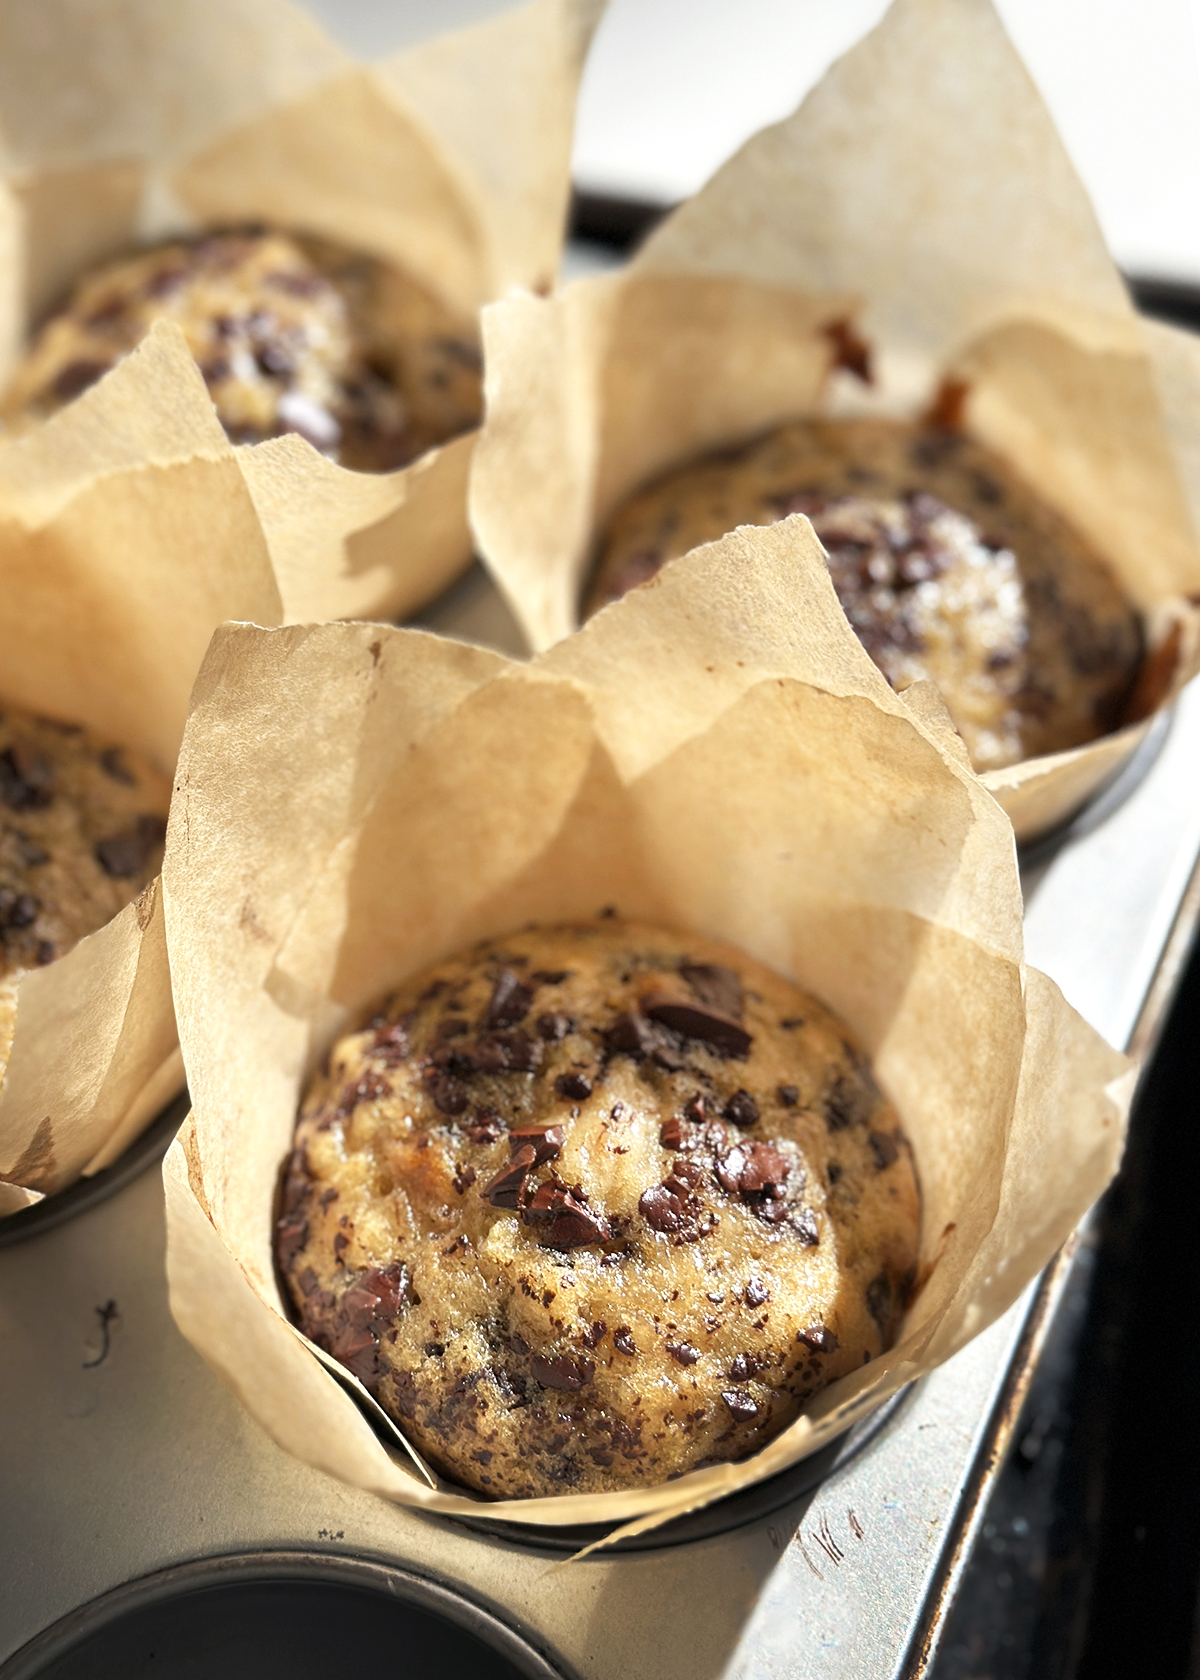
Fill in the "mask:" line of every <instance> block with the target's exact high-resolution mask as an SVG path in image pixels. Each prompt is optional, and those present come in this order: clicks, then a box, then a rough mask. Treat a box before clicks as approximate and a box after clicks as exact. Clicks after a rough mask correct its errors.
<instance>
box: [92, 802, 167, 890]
mask: <svg viewBox="0 0 1200 1680" xmlns="http://www.w3.org/2000/svg"><path fill="white" fill-rule="evenodd" d="M166 833H167V825H166V823H165V822H164V821H163V819H162V818H161V817H154V816H149V815H147V816H141V817H139V818H138V820H137V822H136V823H135V824H134V825H133V827H132V828H129V829H126V831H125V833H124V834H112V835H110V836H109V837H108V839H107V840H97V842H96V845H95V847H94V850H95V854H96V861H97V863H99V865H100V867H101V868H102V869H103V870H104V871H105V873H106V874H109V875H111V876H113V877H114V879H116V880H118V881H127V880H129V879H130V877H131V876H133V875H137V874H139V873H140V872H141V871H142V870H143V869H144V868H145V867H146V865H147V863H148V862H149V861H150V857H151V854H152V853H153V852H154V850H155V848H156V847H157V846H161V845H162V843H163V840H164V839H165V838H166Z"/></svg>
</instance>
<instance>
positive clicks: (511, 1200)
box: [483, 1143, 537, 1213]
mask: <svg viewBox="0 0 1200 1680" xmlns="http://www.w3.org/2000/svg"><path fill="white" fill-rule="evenodd" d="M536 1165H537V1150H536V1149H535V1148H534V1146H533V1144H532V1143H523V1144H522V1145H521V1146H520V1148H518V1149H516V1150H514V1152H513V1158H512V1160H511V1161H510V1162H509V1164H508V1165H507V1166H506V1167H501V1168H500V1171H499V1172H498V1173H497V1174H496V1175H495V1177H494V1178H492V1179H490V1180H489V1181H488V1183H487V1184H485V1185H484V1187H483V1198H484V1200H485V1201H486V1202H489V1203H490V1204H491V1206H492V1207H494V1208H503V1209H505V1210H506V1211H507V1212H509V1213H515V1212H516V1211H517V1209H518V1208H519V1207H520V1205H521V1192H522V1190H524V1188H525V1179H526V1177H527V1176H528V1174H529V1173H531V1172H532V1171H533V1169H534V1167H535V1166H536Z"/></svg>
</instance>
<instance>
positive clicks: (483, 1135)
mask: <svg viewBox="0 0 1200 1680" xmlns="http://www.w3.org/2000/svg"><path fill="white" fill-rule="evenodd" d="M463 1132H464V1133H465V1135H466V1136H467V1137H468V1138H470V1140H471V1142H472V1143H495V1142H496V1141H497V1140H498V1139H499V1138H502V1137H503V1136H504V1122H503V1120H501V1118H500V1116H499V1115H498V1114H492V1113H490V1112H489V1111H488V1110H486V1109H481V1110H480V1112H479V1113H478V1114H473V1115H472V1116H471V1118H470V1119H469V1120H464V1121H463Z"/></svg>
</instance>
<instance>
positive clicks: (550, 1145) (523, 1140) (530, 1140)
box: [508, 1126, 564, 1167]
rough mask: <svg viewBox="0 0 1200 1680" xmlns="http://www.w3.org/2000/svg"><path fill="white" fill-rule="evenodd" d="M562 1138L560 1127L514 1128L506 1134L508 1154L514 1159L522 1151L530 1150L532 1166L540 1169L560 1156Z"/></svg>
mask: <svg viewBox="0 0 1200 1680" xmlns="http://www.w3.org/2000/svg"><path fill="white" fill-rule="evenodd" d="M563 1138H564V1133H563V1129H562V1127H561V1126H514V1127H513V1129H512V1130H511V1131H510V1132H509V1134H508V1148H509V1153H510V1154H511V1155H512V1156H513V1157H514V1159H515V1157H516V1156H517V1155H518V1153H519V1152H520V1151H521V1150H522V1149H526V1148H529V1149H532V1150H533V1152H534V1153H533V1164H534V1166H538V1167H540V1166H541V1164H542V1162H543V1161H553V1160H555V1159H557V1157H558V1156H559V1155H561V1154H562V1146H563Z"/></svg>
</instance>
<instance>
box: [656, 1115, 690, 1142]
mask: <svg viewBox="0 0 1200 1680" xmlns="http://www.w3.org/2000/svg"><path fill="white" fill-rule="evenodd" d="M658 1141H659V1143H661V1144H662V1146H663V1148H664V1149H683V1148H684V1147H685V1146H686V1142H687V1137H686V1134H685V1132H684V1128H683V1121H682V1120H680V1119H679V1117H678V1116H674V1117H673V1118H672V1119H670V1120H664V1121H663V1123H662V1125H661V1126H660V1127H659V1128H658Z"/></svg>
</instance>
